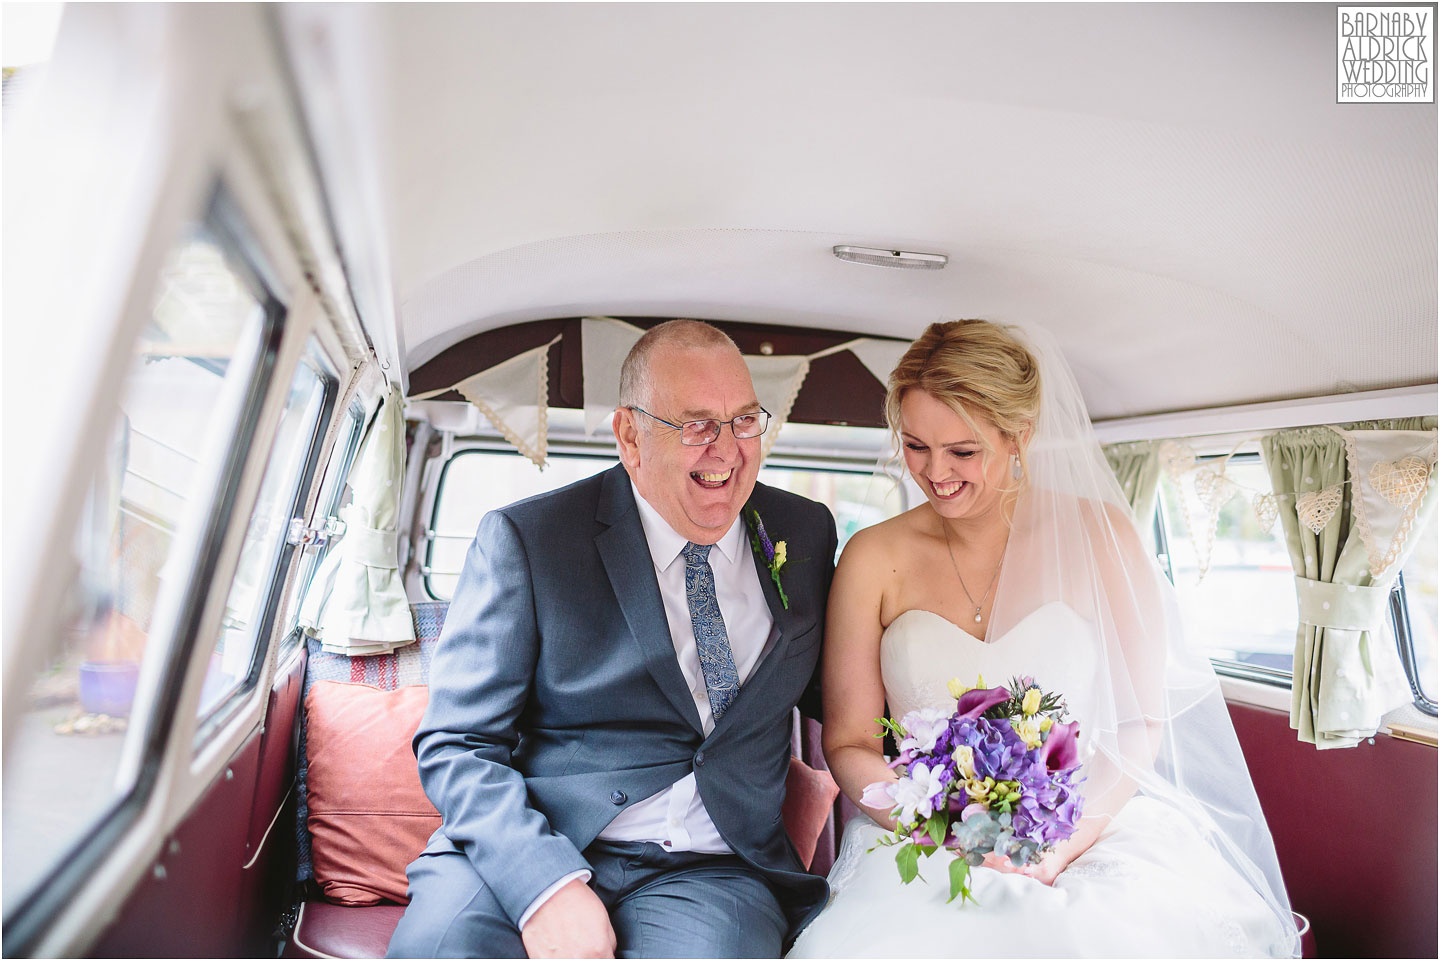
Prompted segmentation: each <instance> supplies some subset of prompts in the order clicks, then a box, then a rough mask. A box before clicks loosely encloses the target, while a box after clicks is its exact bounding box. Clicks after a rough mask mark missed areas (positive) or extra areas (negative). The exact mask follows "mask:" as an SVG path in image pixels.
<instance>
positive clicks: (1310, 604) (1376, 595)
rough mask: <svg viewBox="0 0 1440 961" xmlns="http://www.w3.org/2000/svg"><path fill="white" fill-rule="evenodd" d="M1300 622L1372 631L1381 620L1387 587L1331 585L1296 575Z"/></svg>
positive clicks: (1387, 592)
mask: <svg viewBox="0 0 1440 961" xmlns="http://www.w3.org/2000/svg"><path fill="white" fill-rule="evenodd" d="M1295 597H1296V600H1297V601H1298V602H1299V606H1300V623H1302V624H1309V625H1311V626H1312V627H1324V628H1335V629H1339V630H1343V631H1373V630H1376V629H1378V628H1379V627H1380V625H1381V624H1382V623H1383V620H1382V618H1383V617H1384V613H1385V606H1386V604H1388V603H1389V601H1390V588H1389V587H1383V586H1370V587H1362V586H1360V585H1358V584H1331V583H1328V582H1326V581H1316V580H1312V579H1310V578H1308V577H1297V578H1295Z"/></svg>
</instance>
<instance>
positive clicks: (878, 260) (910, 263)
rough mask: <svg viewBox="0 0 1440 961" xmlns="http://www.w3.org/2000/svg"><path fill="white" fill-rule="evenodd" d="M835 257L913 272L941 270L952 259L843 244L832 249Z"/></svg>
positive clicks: (941, 255) (943, 256)
mask: <svg viewBox="0 0 1440 961" xmlns="http://www.w3.org/2000/svg"><path fill="white" fill-rule="evenodd" d="M832 249H833V251H834V253H835V256H836V257H839V258H840V259H841V260H848V261H850V262H851V263H852V264H869V265H870V266H872V267H909V268H911V269H912V270H940V269H941V268H942V267H944V266H945V265H946V264H947V263H949V262H950V258H949V257H947V256H945V255H944V254H922V253H919V252H917V251H914V250H891V249H889V248H887V247H851V246H848V245H846V244H841V245H839V246H837V247H834V248H832Z"/></svg>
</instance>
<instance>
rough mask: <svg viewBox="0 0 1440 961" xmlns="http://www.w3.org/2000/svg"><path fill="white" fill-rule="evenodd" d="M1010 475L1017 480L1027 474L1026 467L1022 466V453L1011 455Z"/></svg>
mask: <svg viewBox="0 0 1440 961" xmlns="http://www.w3.org/2000/svg"><path fill="white" fill-rule="evenodd" d="M1010 476H1011V477H1013V478H1014V479H1015V480H1017V481H1018V480H1020V479H1021V478H1022V477H1024V476H1025V468H1024V467H1022V466H1020V455H1018V454H1011V455H1010Z"/></svg>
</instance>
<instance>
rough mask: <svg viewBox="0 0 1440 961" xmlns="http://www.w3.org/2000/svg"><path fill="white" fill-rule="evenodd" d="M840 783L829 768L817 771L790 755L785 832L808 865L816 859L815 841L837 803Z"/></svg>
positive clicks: (783, 809)
mask: <svg viewBox="0 0 1440 961" xmlns="http://www.w3.org/2000/svg"><path fill="white" fill-rule="evenodd" d="M839 793H840V787H839V786H838V785H837V784H836V783H835V779H834V778H833V777H831V776H830V772H829V771H817V770H815V769H814V768H813V767H811V766H810V765H808V764H806V763H805V762H804V761H802V760H800V759H799V758H798V757H792V758H790V770H789V771H788V772H787V773H786V775H785V801H784V803H783V804H781V806H780V816H781V817H783V818H784V819H785V833H786V834H789V835H790V843H792V844H794V845H795V851H796V853H797V854H799V855H800V861H801V863H802V864H804V865H805V867H807V868H808V867H810V862H811V861H813V860H815V843H816V842H817V841H819V840H820V832H821V831H823V830H825V822H826V820H827V819H828V818H829V817H830V811H831V810H832V808H833V807H834V805H835V797H836V795H838V794H839Z"/></svg>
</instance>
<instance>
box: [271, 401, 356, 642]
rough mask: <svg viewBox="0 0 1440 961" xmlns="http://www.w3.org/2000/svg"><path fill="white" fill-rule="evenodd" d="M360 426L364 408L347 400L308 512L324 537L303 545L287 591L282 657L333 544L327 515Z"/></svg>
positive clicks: (339, 493) (341, 493)
mask: <svg viewBox="0 0 1440 961" xmlns="http://www.w3.org/2000/svg"><path fill="white" fill-rule="evenodd" d="M364 427H365V408H364V406H362V405H361V403H360V402H359V400H354V401H351V403H350V406H349V407H348V408H346V410H345V417H344V420H343V421H342V426H341V428H340V432H339V434H338V435H337V436H336V438H335V445H334V447H333V448H332V450H331V455H330V459H329V462H328V464H327V466H326V468H325V477H324V479H323V480H322V481H321V485H320V496H319V497H318V498H316V501H315V510H314V513H313V514H312V515H311V527H313V528H315V529H317V530H319V531H322V532H324V539H323V540H320V541H318V542H316V543H314V544H312V545H310V546H307V547H306V548H305V550H304V557H303V559H302V560H301V562H300V570H299V571H298V572H297V573H296V575H295V582H294V585H293V587H292V588H291V591H290V603H289V605H288V611H289V613H288V615H287V616H288V618H289V621H288V623H287V624H286V629H285V641H284V647H283V648H282V649H281V652H280V656H281V657H282V658H283V657H284V656H285V655H286V654H287V653H288V652H289V651H290V650H291V649H293V648H294V647H296V646H298V645H299V643H300V637H301V634H300V630H299V628H300V619H301V615H300V612H301V604H302V601H303V599H304V598H305V595H306V594H307V592H308V591H309V590H310V584H311V582H312V581H314V579H315V576H316V574H317V573H318V572H319V570H320V567H321V563H322V562H323V561H324V560H325V556H326V555H327V554H329V553H330V550H331V548H332V547H334V545H335V543H336V542H335V539H334V536H333V534H334V528H332V527H328V526H327V521H329V519H330V518H336V519H337V520H338V517H337V515H338V514H339V512H340V508H341V506H342V505H343V504H344V503H345V497H346V495H347V494H348V492H349V490H350V487H349V485H348V484H347V483H346V478H348V477H349V476H350V467H351V465H353V464H354V463H355V455H356V453H357V452H358V451H359V450H360V437H361V434H362V433H363V431H364Z"/></svg>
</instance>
